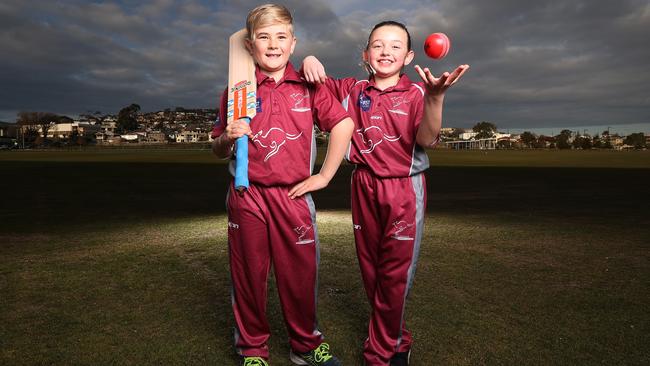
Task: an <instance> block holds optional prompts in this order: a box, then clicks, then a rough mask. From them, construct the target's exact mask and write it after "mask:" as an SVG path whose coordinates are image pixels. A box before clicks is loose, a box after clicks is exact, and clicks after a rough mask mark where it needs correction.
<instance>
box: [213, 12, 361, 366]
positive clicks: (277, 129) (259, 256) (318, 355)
mask: <svg viewBox="0 0 650 366" xmlns="http://www.w3.org/2000/svg"><path fill="white" fill-rule="evenodd" d="M246 28H247V30H248V38H247V41H246V44H247V48H248V49H249V51H250V52H251V54H252V55H253V58H254V60H255V64H256V77H257V87H258V89H257V92H258V110H257V114H256V116H255V117H254V118H253V119H252V120H251V121H250V125H249V124H247V123H246V122H245V121H243V120H237V121H233V122H232V123H230V124H228V125H227V126H226V125H224V121H226V116H225V111H226V94H227V93H224V96H222V98H221V109H220V114H221V116H220V117H221V118H220V121H222V123H221V124H219V125H217V126H216V127H215V128H214V130H213V137H214V138H215V140H214V141H213V151H214V153H215V154H216V155H217V156H219V157H226V156H228V155H230V153H231V150H232V148H233V142H234V141H235V140H236V139H237V138H238V137H240V136H243V135H247V136H248V137H249V181H250V187H249V188H248V190H247V191H246V192H245V193H244V194H241V195H240V194H238V193H237V192H236V191H235V190H234V187H233V184H232V183H231V185H230V188H229V193H228V196H227V208H228V247H229V255H230V272H231V278H232V286H233V295H232V297H233V298H232V304H233V311H234V315H235V322H236V329H235V347H236V348H237V353H238V354H239V355H240V356H242V360H241V361H242V364H243V365H251V366H252V365H257V366H267V365H268V357H269V351H268V347H267V340H268V339H269V336H270V331H269V324H268V322H267V318H266V298H267V279H268V273H269V270H270V266H271V263H272V264H273V268H274V273H275V278H276V281H277V287H278V293H279V297H280V302H281V304H282V311H283V315H284V319H285V323H286V326H287V329H288V333H289V342H290V345H291V352H290V358H291V361H292V362H294V363H295V364H298V365H313V366H315V365H324V366H338V365H340V362H339V361H338V360H337V359H336V357H334V356H332V355H331V354H330V352H329V345H328V344H327V343H324V342H323V335H322V334H321V333H320V331H319V330H318V326H317V321H316V294H317V289H316V285H317V270H318V261H319V243H318V233H317V230H316V219H315V213H316V212H315V208H314V203H313V201H312V199H311V196H310V194H309V192H311V191H314V190H317V189H321V188H324V187H325V186H327V184H328V183H329V181H330V180H331V179H332V177H333V175H334V173H335V172H336V170H337V169H338V167H339V165H340V164H341V161H342V159H343V156H344V154H345V151H346V149H347V146H348V144H349V141H350V137H351V135H352V128H353V123H352V120H351V119H350V118H349V117H348V115H347V112H346V111H345V110H344V109H343V108H342V107H341V105H340V103H339V102H338V101H337V100H336V99H335V98H334V97H333V96H332V95H331V94H330V93H329V92H328V90H327V89H326V88H320V87H313V86H308V85H307V84H306V83H305V82H304V81H303V80H301V79H300V76H299V75H298V73H297V72H296V70H295V69H294V68H293V66H292V65H291V63H290V62H289V56H290V55H291V53H293V51H294V48H295V45H296V38H295V37H294V34H293V27H292V16H291V13H290V12H289V11H288V10H287V9H286V8H285V7H283V6H280V5H273V4H267V5H261V6H258V7H256V8H255V9H253V10H252V11H251V12H250V13H249V14H248V18H247V20H246ZM314 120H315V121H317V123H318V126H319V128H320V129H321V130H325V131H330V142H329V145H328V149H327V156H326V158H325V161H324V163H323V166H322V169H321V170H320V172H319V173H318V174H315V175H311V174H312V168H313V164H314V158H315V152H316V150H315V149H316V144H315V135H314V122H313V121H314ZM234 153H235V154H236V153H237V152H236V151H235V152H234ZM233 171H234V168H233V165H232V163H231V172H233Z"/></svg>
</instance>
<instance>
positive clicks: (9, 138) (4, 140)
mask: <svg viewBox="0 0 650 366" xmlns="http://www.w3.org/2000/svg"><path fill="white" fill-rule="evenodd" d="M16 136H17V129H16V124H15V123H8V122H0V148H4V149H6V148H14V147H16V145H17V144H16Z"/></svg>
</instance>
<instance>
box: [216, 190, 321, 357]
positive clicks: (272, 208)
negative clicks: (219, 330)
mask: <svg viewBox="0 0 650 366" xmlns="http://www.w3.org/2000/svg"><path fill="white" fill-rule="evenodd" d="M288 191H289V187H264V186H259V185H253V184H251V186H250V188H249V189H248V191H246V192H245V193H244V194H243V195H240V194H239V193H237V192H236V191H235V190H234V187H233V185H232V184H231V186H230V190H229V193H228V197H227V207H228V249H229V254H230V274H231V281H232V307H233V311H234V315H235V323H236V329H235V347H236V348H237V352H238V353H239V354H240V355H242V356H259V357H264V358H268V356H269V350H268V347H267V341H268V339H269V337H270V330H269V324H268V321H267V317H266V303H267V282H268V281H267V280H268V276H269V271H270V268H271V264H272V265H273V269H274V274H275V279H276V284H277V288H278V294H279V298H280V303H281V305H282V312H283V315H284V320H285V324H286V327H287V330H288V333H289V341H290V345H291V348H292V349H293V350H294V351H297V352H307V351H309V350H311V349H314V348H316V347H318V345H319V344H320V343H321V342H322V339H323V337H322V335H321V333H320V331H319V330H318V325H317V320H316V293H317V272H318V263H319V256H320V253H319V244H318V233H317V230H316V210H315V208H314V203H313V201H312V198H311V195H309V194H306V195H304V196H303V197H300V198H297V199H295V200H291V199H289V198H288V195H287V193H288Z"/></svg>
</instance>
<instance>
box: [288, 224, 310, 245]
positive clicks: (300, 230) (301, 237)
mask: <svg viewBox="0 0 650 366" xmlns="http://www.w3.org/2000/svg"><path fill="white" fill-rule="evenodd" d="M312 227H313V226H312V225H309V226H306V225H301V226H298V227H294V228H293V231H295V232H296V234H298V241H296V244H309V243H313V242H314V239H312V238H313V236H311V238H305V236H306V235H307V233H309V231H310V230H311V228H312Z"/></svg>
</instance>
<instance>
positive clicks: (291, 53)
mask: <svg viewBox="0 0 650 366" xmlns="http://www.w3.org/2000/svg"><path fill="white" fill-rule="evenodd" d="M297 42H298V38H296V37H293V42H291V52H290V53H289V54H290V55H293V50H295V49H296V43H297Z"/></svg>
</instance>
